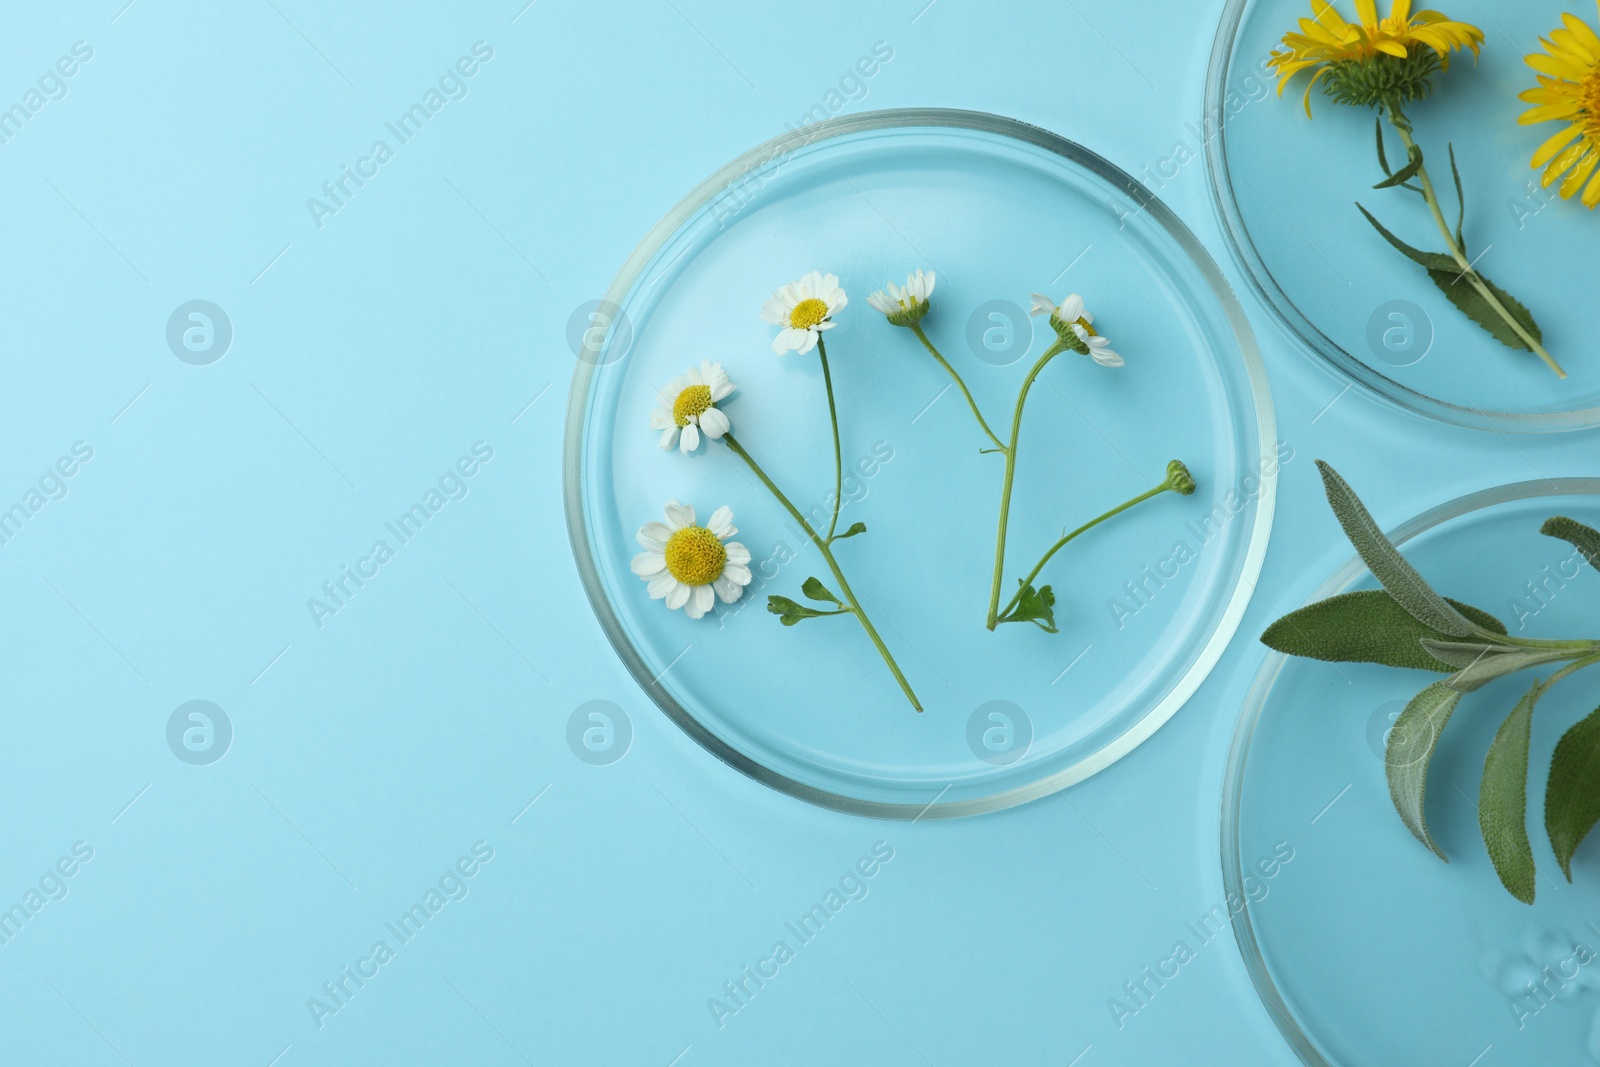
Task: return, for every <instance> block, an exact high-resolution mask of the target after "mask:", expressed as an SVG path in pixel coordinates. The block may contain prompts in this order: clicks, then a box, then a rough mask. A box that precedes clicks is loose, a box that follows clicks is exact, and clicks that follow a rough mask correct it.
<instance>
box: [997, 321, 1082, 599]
mask: <svg viewBox="0 0 1600 1067" xmlns="http://www.w3.org/2000/svg"><path fill="white" fill-rule="evenodd" d="M1066 350H1067V346H1066V345H1065V344H1063V343H1062V342H1061V341H1057V342H1056V343H1055V344H1053V345H1051V346H1050V347H1049V348H1048V349H1046V350H1045V354H1044V355H1042V356H1040V357H1039V360H1038V362H1036V363H1035V364H1034V365H1033V369H1032V370H1030V371H1029V372H1028V377H1027V378H1026V379H1024V380H1023V383H1022V388H1021V390H1019V391H1018V393H1017V407H1016V410H1015V411H1014V412H1013V413H1012V415H1011V443H1010V444H1009V445H1003V446H1001V447H1003V448H1004V449H1005V457H1006V474H1005V480H1004V481H1003V482H1002V483H1001V486H1000V522H999V529H998V530H997V531H996V532H995V538H994V580H993V581H992V582H991V583H990V585H989V619H988V621H987V622H986V623H985V625H986V626H988V628H989V629H991V630H993V629H994V628H995V626H996V624H998V622H999V620H1000V580H1001V578H1002V577H1003V576H1004V574H1005V569H1006V527H1007V525H1008V524H1009V523H1010V521H1011V483H1012V481H1013V479H1015V477H1016V473H1017V434H1018V433H1019V432H1021V430H1022V405H1023V404H1025V403H1027V400H1028V390H1030V389H1032V388H1033V380H1034V379H1035V378H1037V377H1039V372H1040V371H1042V370H1044V368H1045V364H1047V363H1049V362H1050V361H1051V360H1052V359H1055V358H1056V357H1057V356H1059V355H1060V354H1061V353H1063V352H1065V351H1066Z"/></svg>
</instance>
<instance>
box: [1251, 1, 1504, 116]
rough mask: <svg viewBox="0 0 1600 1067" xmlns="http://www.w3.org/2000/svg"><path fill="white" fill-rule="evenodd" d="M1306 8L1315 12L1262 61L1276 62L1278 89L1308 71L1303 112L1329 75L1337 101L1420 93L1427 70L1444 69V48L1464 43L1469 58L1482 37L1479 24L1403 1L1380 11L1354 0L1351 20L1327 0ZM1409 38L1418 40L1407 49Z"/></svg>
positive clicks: (1368, 101) (1382, 100)
mask: <svg viewBox="0 0 1600 1067" xmlns="http://www.w3.org/2000/svg"><path fill="white" fill-rule="evenodd" d="M1311 10H1312V13H1313V14H1314V15H1315V16H1316V17H1315V18H1309V19H1301V20H1300V32H1299V33H1294V32H1292V31H1291V32H1289V33H1286V34H1284V36H1283V43H1284V46H1285V47H1284V50H1282V51H1279V50H1274V51H1273V53H1272V59H1271V61H1270V65H1271V66H1272V67H1275V68H1276V69H1277V73H1278V95H1279V96H1282V95H1283V90H1284V88H1285V87H1287V86H1288V84H1289V80H1290V79H1291V78H1293V77H1294V76H1295V75H1296V74H1299V73H1300V72H1301V71H1304V70H1315V71H1316V73H1315V74H1314V75H1313V76H1312V78H1311V82H1310V84H1309V85H1307V86H1306V98H1305V104H1306V115H1307V116H1310V114H1311V90H1312V89H1313V88H1315V87H1316V85H1317V83H1318V82H1320V81H1322V79H1323V78H1325V77H1328V76H1329V75H1333V76H1334V79H1335V82H1334V85H1333V86H1332V87H1331V88H1330V90H1329V91H1330V95H1333V96H1334V97H1335V98H1336V99H1338V100H1339V101H1340V102H1341V103H1352V104H1362V105H1367V106H1372V105H1377V104H1382V103H1385V102H1386V100H1387V99H1388V98H1391V97H1395V96H1398V97H1399V98H1400V99H1401V100H1402V101H1404V100H1412V99H1415V98H1417V97H1419V96H1422V95H1425V94H1426V93H1427V91H1428V87H1427V79H1428V77H1429V76H1430V75H1432V74H1433V72H1434V71H1435V70H1449V69H1450V53H1451V52H1452V51H1454V50H1456V49H1458V48H1463V49H1471V51H1472V54H1473V56H1474V57H1476V56H1477V55H1478V50H1479V48H1480V47H1481V46H1482V44H1483V31H1482V30H1480V29H1478V28H1477V27H1476V26H1473V25H1471V24H1469V23H1466V22H1456V21H1453V20H1451V19H1449V18H1447V17H1445V16H1444V15H1442V14H1440V13H1439V12H1437V11H1418V12H1417V13H1416V14H1414V15H1413V14H1412V13H1411V0H1394V3H1393V5H1392V7H1391V8H1390V12H1389V14H1388V16H1386V17H1382V18H1380V17H1379V15H1378V5H1377V3H1376V0H1356V15H1357V19H1358V21H1356V22H1354V23H1351V22H1346V21H1345V20H1344V16H1342V15H1340V14H1339V13H1338V12H1337V11H1335V10H1334V7H1333V4H1332V3H1331V2H1330V0H1311ZM1415 45H1421V46H1423V47H1422V48H1420V49H1416V50H1413V46H1415ZM1394 61H1400V62H1398V63H1396V62H1394ZM1341 75H1343V76H1342V77H1341Z"/></svg>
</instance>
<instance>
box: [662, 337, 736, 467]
mask: <svg viewBox="0 0 1600 1067" xmlns="http://www.w3.org/2000/svg"><path fill="white" fill-rule="evenodd" d="M733 390H734V384H733V382H731V381H729V380H728V374H727V372H726V371H724V370H723V369H722V364H720V363H713V362H711V361H710V360H709V359H703V360H701V361H700V366H698V367H690V368H689V369H688V370H687V371H685V372H684V373H683V374H680V375H678V376H677V377H676V378H674V379H672V381H670V382H668V383H667V384H666V387H665V388H663V389H661V390H660V391H659V392H657V393H656V409H655V410H654V411H652V412H651V413H650V428H651V429H652V430H660V431H661V447H662V448H663V449H670V448H671V447H672V446H673V445H675V444H676V445H677V446H678V448H679V449H680V450H681V451H683V452H686V453H687V452H693V451H694V450H695V449H697V448H699V447H700V435H701V434H704V435H705V436H707V437H709V438H711V439H712V440H713V441H715V440H716V439H717V438H719V437H721V436H722V435H723V434H725V433H727V432H728V430H729V427H730V424H729V422H728V416H727V415H725V414H723V413H722V411H721V409H719V408H718V407H717V402H718V401H720V400H723V399H726V398H727V396H728V394H729V393H732V392H733Z"/></svg>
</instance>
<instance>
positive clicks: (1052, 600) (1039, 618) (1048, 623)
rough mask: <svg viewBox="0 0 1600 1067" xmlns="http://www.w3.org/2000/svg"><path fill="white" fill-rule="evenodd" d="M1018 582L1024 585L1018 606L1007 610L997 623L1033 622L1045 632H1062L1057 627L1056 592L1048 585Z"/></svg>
mask: <svg viewBox="0 0 1600 1067" xmlns="http://www.w3.org/2000/svg"><path fill="white" fill-rule="evenodd" d="M1017 584H1018V585H1020V586H1022V594H1021V595H1020V596H1019V597H1018V598H1017V606H1016V607H1014V608H1012V609H1011V610H1010V611H1008V612H1006V613H1005V614H1004V615H1002V616H1000V618H998V619H996V620H995V622H996V623H1002V622H1031V623H1033V624H1034V625H1035V626H1037V627H1039V629H1041V630H1043V631H1044V632H1045V633H1050V634H1054V633H1060V632H1061V631H1060V630H1058V629H1056V594H1055V591H1054V590H1052V589H1051V588H1050V587H1049V586H1048V585H1047V586H1044V587H1042V588H1040V589H1035V588H1034V587H1033V586H1031V585H1028V584H1026V583H1024V582H1023V581H1022V579H1020V578H1019V579H1017Z"/></svg>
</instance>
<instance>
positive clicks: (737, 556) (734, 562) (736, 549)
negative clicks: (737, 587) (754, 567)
mask: <svg viewBox="0 0 1600 1067" xmlns="http://www.w3.org/2000/svg"><path fill="white" fill-rule="evenodd" d="M722 547H723V549H724V550H725V551H726V552H727V553H728V563H729V564H730V565H731V566H737V567H743V566H744V565H745V564H746V563H749V562H750V550H749V549H748V548H746V547H744V545H742V544H740V543H739V542H738V541H729V542H728V543H727V544H725V545H723V546H722Z"/></svg>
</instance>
